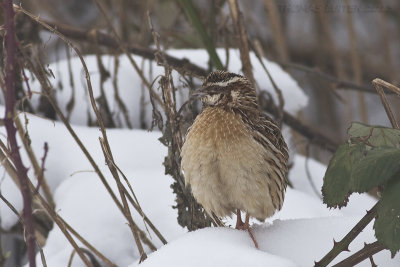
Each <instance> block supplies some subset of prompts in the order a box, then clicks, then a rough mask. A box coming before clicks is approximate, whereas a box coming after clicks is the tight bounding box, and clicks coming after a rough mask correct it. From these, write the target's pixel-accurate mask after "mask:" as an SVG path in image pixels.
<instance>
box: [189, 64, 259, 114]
mask: <svg viewBox="0 0 400 267" xmlns="http://www.w3.org/2000/svg"><path fill="white" fill-rule="evenodd" d="M195 95H196V96H197V97H200V98H201V101H202V102H203V106H205V107H221V108H237V109H244V110H251V109H255V110H258V104H257V97H256V92H255V90H254V88H253V86H252V85H251V83H250V82H249V80H247V79H246V78H245V77H243V76H241V75H239V74H235V73H231V72H227V71H221V70H217V71H213V72H211V73H210V74H209V75H208V76H207V78H206V79H205V80H204V82H203V85H202V87H201V88H200V89H198V90H197V91H196V92H195Z"/></svg>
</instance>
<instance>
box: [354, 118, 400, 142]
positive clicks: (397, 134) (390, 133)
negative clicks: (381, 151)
mask: <svg viewBox="0 0 400 267" xmlns="http://www.w3.org/2000/svg"><path fill="white" fill-rule="evenodd" d="M348 134H349V135H350V140H351V142H352V143H360V142H362V143H366V144H370V145H372V146H374V147H375V146H389V147H396V148H399V147H400V130H398V129H393V128H387V127H382V126H370V125H366V124H362V123H359V122H353V123H352V124H351V126H350V128H349V130H348Z"/></svg>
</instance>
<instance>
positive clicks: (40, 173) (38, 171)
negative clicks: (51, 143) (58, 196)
mask: <svg viewBox="0 0 400 267" xmlns="http://www.w3.org/2000/svg"><path fill="white" fill-rule="evenodd" d="M14 122H15V125H16V126H17V129H18V133H19V136H20V138H21V140H22V144H23V145H24V149H25V151H26V153H27V154H28V157H29V160H30V162H31V164H32V167H33V170H34V172H35V176H36V178H37V180H38V186H39V185H41V187H42V189H43V193H44V196H45V197H46V200H47V202H48V203H49V204H50V206H52V207H53V208H54V207H55V203H54V200H53V195H52V193H51V190H50V187H49V184H48V182H47V179H46V176H45V175H44V169H43V168H44V162H43V160H42V167H40V165H39V162H38V160H37V158H36V155H35V152H33V150H32V147H31V145H30V142H29V140H27V138H28V137H27V134H28V133H27V132H26V131H25V130H24V127H23V126H22V123H21V120H20V119H19V117H18V116H16V117H15V118H14ZM44 152H45V154H47V152H46V149H45V150H44ZM44 158H46V157H44Z"/></svg>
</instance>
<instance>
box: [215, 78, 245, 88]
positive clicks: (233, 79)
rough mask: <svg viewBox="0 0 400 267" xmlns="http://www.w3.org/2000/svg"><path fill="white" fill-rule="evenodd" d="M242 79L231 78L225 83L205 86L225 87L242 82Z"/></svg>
mask: <svg viewBox="0 0 400 267" xmlns="http://www.w3.org/2000/svg"><path fill="white" fill-rule="evenodd" d="M242 79H243V78H242V77H233V78H231V79H229V80H227V81H226V82H214V83H208V84H207V85H208V86H215V85H217V86H221V87H225V86H228V85H229V84H231V83H234V82H237V81H238V80H242Z"/></svg>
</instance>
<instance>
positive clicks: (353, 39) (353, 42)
mask: <svg viewBox="0 0 400 267" xmlns="http://www.w3.org/2000/svg"><path fill="white" fill-rule="evenodd" d="M346 6H347V7H348V8H350V0H346ZM346 23H347V29H348V31H349V32H348V35H349V40H350V54H351V66H352V70H353V76H354V80H355V81H356V83H357V84H361V83H362V69H361V62H360V61H361V60H360V55H359V53H358V49H357V36H356V30H355V26H354V20H353V14H352V12H346ZM357 96H358V105H359V112H360V115H361V121H362V122H364V123H367V122H368V110H367V105H366V103H365V95H364V93H363V92H358V93H357Z"/></svg>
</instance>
